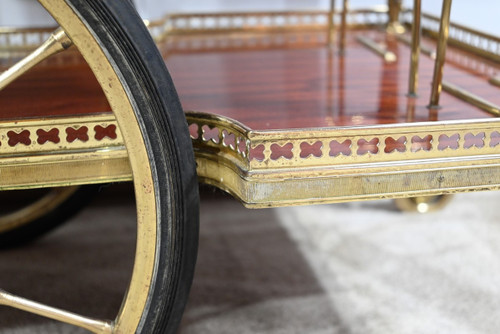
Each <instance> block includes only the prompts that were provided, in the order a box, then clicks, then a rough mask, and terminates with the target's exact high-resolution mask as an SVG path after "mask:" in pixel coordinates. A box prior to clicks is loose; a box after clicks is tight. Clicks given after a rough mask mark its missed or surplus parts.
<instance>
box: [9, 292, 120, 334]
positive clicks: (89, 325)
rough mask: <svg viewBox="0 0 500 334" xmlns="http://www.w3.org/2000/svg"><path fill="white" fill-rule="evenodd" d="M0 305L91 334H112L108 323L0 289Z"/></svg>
mask: <svg viewBox="0 0 500 334" xmlns="http://www.w3.org/2000/svg"><path fill="white" fill-rule="evenodd" d="M0 305H4V306H10V307H13V308H17V309H20V310H23V311H26V312H30V313H33V314H37V315H40V316H43V317H47V318H50V319H54V320H57V321H60V322H64V323H67V324H71V325H74V326H78V327H81V328H84V329H87V330H89V331H91V332H93V333H100V334H101V333H102V334H107V333H112V332H113V324H112V322H110V321H102V320H96V319H92V318H87V317H83V316H81V315H78V314H75V313H71V312H68V311H64V310H60V309H57V308H54V307H51V306H47V305H43V304H40V303H37V302H34V301H31V300H29V299H25V298H22V297H18V296H15V295H12V294H10V293H8V292H6V291H4V290H1V289H0Z"/></svg>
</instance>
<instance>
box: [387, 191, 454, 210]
mask: <svg viewBox="0 0 500 334" xmlns="http://www.w3.org/2000/svg"><path fill="white" fill-rule="evenodd" d="M452 198H453V195H434V196H417V197H407V198H398V199H396V200H395V201H394V202H395V204H396V206H397V208H398V209H399V210H401V211H406V212H419V213H428V212H433V211H437V210H441V209H442V208H444V207H445V206H446V204H448V202H449V201H450V200H451V199H452Z"/></svg>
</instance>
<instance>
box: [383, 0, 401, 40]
mask: <svg viewBox="0 0 500 334" xmlns="http://www.w3.org/2000/svg"><path fill="white" fill-rule="evenodd" d="M387 2H388V7H389V13H388V14H389V22H388V23H387V31H388V32H390V33H395V34H402V33H404V32H405V28H404V27H403V26H402V25H401V23H399V13H401V2H402V1H401V0H387Z"/></svg>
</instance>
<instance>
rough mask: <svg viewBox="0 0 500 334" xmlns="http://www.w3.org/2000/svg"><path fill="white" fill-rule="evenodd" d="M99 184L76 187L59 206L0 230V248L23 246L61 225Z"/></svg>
mask: <svg viewBox="0 0 500 334" xmlns="http://www.w3.org/2000/svg"><path fill="white" fill-rule="evenodd" d="M100 188H101V186H100V185H87V186H81V187H78V189H77V190H76V191H75V192H74V193H73V194H72V195H71V196H69V197H68V198H67V199H65V200H64V202H62V203H61V204H60V205H59V206H57V207H56V208H54V209H53V210H51V211H48V212H45V213H44V214H43V215H42V216H40V217H38V218H36V219H34V220H32V221H30V222H28V223H26V224H24V225H22V226H20V227H17V228H15V229H12V230H8V231H5V232H0V249H7V248H13V247H19V246H23V245H24V244H26V243H29V242H32V241H34V240H36V239H38V238H40V237H41V236H43V235H45V234H47V233H48V232H50V231H52V230H53V229H55V228H56V227H58V226H60V225H62V224H63V223H64V222H66V221H67V220H68V219H70V218H71V217H73V216H75V215H76V214H77V213H78V212H80V210H81V209H83V208H84V207H85V206H86V205H87V204H89V203H90V201H91V200H92V199H93V198H94V196H95V195H96V194H97V193H98V192H99V189H100Z"/></svg>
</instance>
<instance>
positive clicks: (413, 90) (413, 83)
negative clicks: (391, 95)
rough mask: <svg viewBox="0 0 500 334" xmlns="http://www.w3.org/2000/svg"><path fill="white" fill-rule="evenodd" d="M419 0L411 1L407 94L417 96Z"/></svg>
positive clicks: (420, 29) (419, 34) (420, 32)
mask: <svg viewBox="0 0 500 334" xmlns="http://www.w3.org/2000/svg"><path fill="white" fill-rule="evenodd" d="M421 4H422V1H421V0H415V1H414V3H413V24H412V27H411V61H410V83H409V88H408V95H409V96H414V97H415V96H417V89H418V61H419V57H420V36H421V35H422V27H421V25H420V18H421V8H422V7H421Z"/></svg>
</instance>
